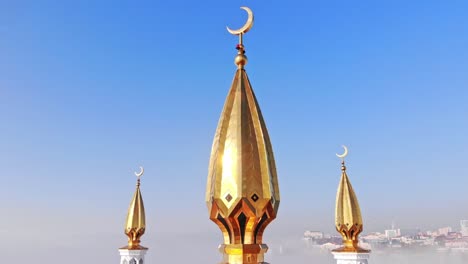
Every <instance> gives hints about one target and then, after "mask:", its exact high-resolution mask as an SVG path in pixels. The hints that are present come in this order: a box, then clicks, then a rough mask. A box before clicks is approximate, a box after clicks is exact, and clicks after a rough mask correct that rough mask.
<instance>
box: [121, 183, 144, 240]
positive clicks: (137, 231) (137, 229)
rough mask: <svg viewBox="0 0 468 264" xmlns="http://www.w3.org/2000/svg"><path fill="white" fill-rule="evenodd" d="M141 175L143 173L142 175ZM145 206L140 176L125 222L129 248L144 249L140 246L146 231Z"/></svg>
mask: <svg viewBox="0 0 468 264" xmlns="http://www.w3.org/2000/svg"><path fill="white" fill-rule="evenodd" d="M140 176H141V175H140ZM145 228H146V223H145V207H144V205H143V198H142V197H141V192H140V178H139V177H138V180H137V185H136V191H135V194H134V195H133V199H132V201H131V203H130V207H129V208H128V213H127V221H126V222H125V234H126V235H127V236H128V246H127V247H125V248H127V249H143V248H144V247H142V246H140V238H141V237H142V236H143V234H144V233H145Z"/></svg>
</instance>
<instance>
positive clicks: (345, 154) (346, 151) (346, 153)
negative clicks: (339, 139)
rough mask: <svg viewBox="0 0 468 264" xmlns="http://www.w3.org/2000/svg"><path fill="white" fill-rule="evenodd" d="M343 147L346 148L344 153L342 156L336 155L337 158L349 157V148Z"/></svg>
mask: <svg viewBox="0 0 468 264" xmlns="http://www.w3.org/2000/svg"><path fill="white" fill-rule="evenodd" d="M342 147H343V148H344V153H343V154H341V155H339V154H336V156H337V157H338V158H341V159H344V158H345V157H346V156H348V148H347V147H346V146H345V145H343V146H342Z"/></svg>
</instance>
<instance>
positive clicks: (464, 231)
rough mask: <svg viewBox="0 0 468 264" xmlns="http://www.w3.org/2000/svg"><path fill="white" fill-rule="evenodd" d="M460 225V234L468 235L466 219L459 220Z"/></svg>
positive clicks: (467, 221)
mask: <svg viewBox="0 0 468 264" xmlns="http://www.w3.org/2000/svg"><path fill="white" fill-rule="evenodd" d="M460 226H461V234H462V236H468V220H461V221H460Z"/></svg>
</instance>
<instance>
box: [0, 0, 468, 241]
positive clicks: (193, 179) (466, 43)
mask: <svg viewBox="0 0 468 264" xmlns="http://www.w3.org/2000/svg"><path fill="white" fill-rule="evenodd" d="M96 2H98V1H41V3H39V1H2V2H0V35H1V41H0V72H1V74H0V179H1V181H2V186H3V188H2V192H0V200H1V201H3V202H2V203H0V209H1V210H2V216H3V217H2V218H3V219H1V220H0V231H2V232H6V233H9V234H10V235H11V234H12V232H13V230H16V229H18V228H19V227H21V230H23V231H24V230H26V231H24V232H30V231H31V230H35V231H36V232H38V237H40V232H41V230H38V229H41V228H43V230H48V229H47V228H53V227H54V226H57V225H59V226H60V225H62V226H61V227H62V228H63V230H67V231H63V232H69V230H70V229H75V230H87V231H89V232H92V231H93V230H94V229H93V228H96V229H97V228H100V229H104V230H105V231H108V232H114V231H115V232H121V228H122V224H123V221H124V218H125V212H126V209H127V206H128V203H129V201H130V198H131V195H132V193H133V191H134V182H135V178H134V176H133V171H135V170H138V166H140V165H142V166H144V167H145V168H146V174H145V175H144V177H143V178H142V193H143V197H144V200H145V203H146V208H147V210H148V217H149V219H148V222H149V223H150V225H149V231H164V230H163V229H164V228H166V229H165V230H166V231H168V230H171V229H173V230H175V229H176V228H182V229H184V228H186V229H190V230H192V229H194V228H196V229H197V230H198V229H199V230H204V228H208V229H209V230H211V231H213V230H217V228H216V226H215V225H214V224H212V223H210V222H209V220H208V213H207V211H206V208H205V204H204V192H205V183H206V174H207V167H208V160H209V155H210V150H211V144H212V139H213V136H214V132H215V129H216V125H217V122H218V118H219V115H220V113H221V110H222V106H223V103H224V99H225V97H226V95H227V92H228V89H229V87H230V84H231V81H232V78H233V74H234V71H235V66H234V64H233V59H234V56H235V54H236V50H235V49H234V48H235V45H236V42H237V38H236V37H234V36H232V35H230V34H228V33H227V31H226V30H225V26H226V25H229V26H231V27H239V26H241V25H242V24H243V22H244V21H245V19H246V15H245V12H244V11H242V10H240V9H239V7H240V6H241V5H248V6H250V7H251V8H252V10H253V11H254V14H255V24H254V27H253V28H252V30H251V31H250V32H249V33H248V34H247V35H246V36H245V45H246V50H247V55H248V57H249V64H248V65H247V71H248V74H249V77H250V79H251V82H252V85H253V88H254V90H255V92H256V94H257V97H258V100H259V103H260V106H261V108H262V111H263V114H264V117H265V120H266V123H267V127H268V129H269V132H270V136H271V139H272V143H273V148H274V151H275V156H276V161H277V167H278V173H279V181H280V191H281V198H282V201H281V202H282V204H281V206H280V212H279V215H278V221H277V224H276V225H277V226H281V225H284V226H289V225H292V224H293V223H294V226H295V227H297V229H298V230H301V229H303V228H313V229H316V228H317V229H318V228H329V229H330V230H332V228H333V226H332V225H333V209H334V199H335V192H336V188H337V184H338V180H339V174H340V167H339V160H338V159H337V158H336V157H335V153H336V152H341V151H342V150H341V148H340V145H341V144H346V145H348V146H349V148H350V154H349V158H348V169H349V176H350V178H351V181H352V183H353V185H354V187H355V190H356V192H357V195H358V197H359V199H360V202H361V206H362V209H363V214H364V218H365V219H364V221H365V223H366V222H367V223H368V225H367V226H368V227H369V228H371V229H372V228H374V229H377V228H383V227H385V226H389V225H390V221H391V220H392V219H395V220H396V221H397V223H399V224H401V225H402V226H406V227H413V226H416V225H420V226H438V225H442V224H444V223H445V224H446V225H453V226H454V227H456V224H457V220H458V219H461V218H468V211H467V207H466V204H467V202H468V192H467V191H466V190H467V189H466V186H468V165H467V162H466V159H467V156H468V139H467V137H468V104H467V101H468V89H467V85H468V74H467V72H468V19H467V17H466V14H467V12H468V2H466V1H352V2H350V1H219V0H218V1H143V2H139V3H135V2H133V1H127V2H126V3H118V2H116V1H99V3H96ZM5 215H9V217H4V216H5ZM185 216H187V217H189V218H190V219H192V221H191V222H190V223H187V221H185V222H184V221H183V220H180V219H181V218H183V217H185ZM59 223H60V224H59ZM181 223H182V224H183V225H184V226H185V227H181V226H180V225H179V224H181ZM47 224H49V225H51V226H49V227H48V226H47ZM171 224H173V226H172V227H171ZM89 225H91V226H93V228H90V227H89ZM273 225H274V224H273ZM273 225H272V226H273ZM39 226H40V227H41V228H38V227H39ZM168 226H169V227H168ZM274 228H275V227H274V226H273V227H272V230H270V231H268V230H267V233H268V232H274V230H275V229H274ZM28 230H29V231H28ZM23 231H22V232H23ZM15 232H16V231H15ZM44 232H45V231H44ZM77 232H78V231H77ZM213 232H218V231H213ZM220 241H221V240H220ZM122 243H125V239H124V238H122Z"/></svg>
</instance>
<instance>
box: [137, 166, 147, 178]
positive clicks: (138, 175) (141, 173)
mask: <svg viewBox="0 0 468 264" xmlns="http://www.w3.org/2000/svg"><path fill="white" fill-rule="evenodd" d="M134 173H135V176H137V177H138V178H139V177H141V175H143V173H145V169H143V167H141V166H140V172H139V173H136V172H134Z"/></svg>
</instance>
